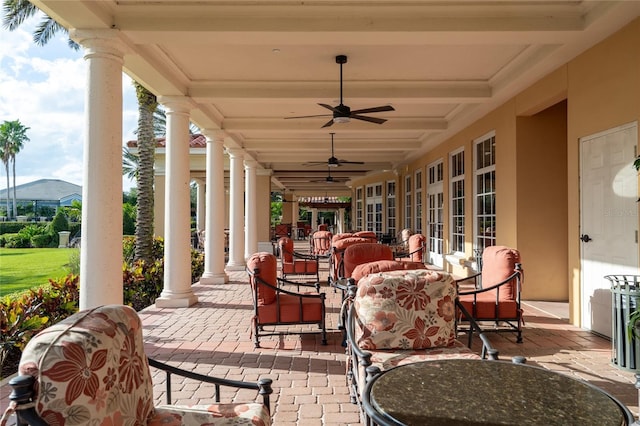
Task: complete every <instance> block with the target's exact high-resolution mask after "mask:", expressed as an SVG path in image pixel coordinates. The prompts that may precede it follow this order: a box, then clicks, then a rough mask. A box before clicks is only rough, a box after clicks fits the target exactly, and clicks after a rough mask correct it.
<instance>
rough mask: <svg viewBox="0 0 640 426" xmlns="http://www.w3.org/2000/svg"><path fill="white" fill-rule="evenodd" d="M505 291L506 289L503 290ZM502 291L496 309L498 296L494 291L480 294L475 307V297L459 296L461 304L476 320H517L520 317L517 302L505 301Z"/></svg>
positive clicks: (469, 295) (468, 295)
mask: <svg viewBox="0 0 640 426" xmlns="http://www.w3.org/2000/svg"><path fill="white" fill-rule="evenodd" d="M502 290H504V288H503V289H502ZM502 290H501V291H500V299H501V300H500V302H499V303H498V304H497V306H498V309H496V294H495V292H493V291H489V292H486V293H478V294H477V298H476V303H475V305H476V306H475V309H474V307H473V305H474V301H473V300H474V299H473V295H471V294H466V295H461V296H458V298H459V299H460V303H462V305H463V306H464V307H465V308H467V311H469V313H470V314H471V316H472V317H473V318H475V319H476V320H480V321H482V320H493V319H497V318H503V319H516V318H517V317H518V315H517V313H518V305H517V303H516V301H515V300H505V299H503V298H502Z"/></svg>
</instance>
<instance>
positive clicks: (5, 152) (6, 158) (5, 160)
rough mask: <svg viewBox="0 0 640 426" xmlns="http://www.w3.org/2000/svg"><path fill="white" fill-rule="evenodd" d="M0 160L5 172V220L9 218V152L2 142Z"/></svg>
mask: <svg viewBox="0 0 640 426" xmlns="http://www.w3.org/2000/svg"><path fill="white" fill-rule="evenodd" d="M0 159H1V160H2V163H3V164H4V168H5V170H6V172H7V199H6V201H7V219H9V218H11V211H10V209H9V151H8V150H7V149H6V148H5V144H4V142H3V141H0Z"/></svg>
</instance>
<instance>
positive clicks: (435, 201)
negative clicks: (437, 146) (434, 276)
mask: <svg viewBox="0 0 640 426" xmlns="http://www.w3.org/2000/svg"><path fill="white" fill-rule="evenodd" d="M427 170H428V173H427V174H428V177H427V179H428V180H427V202H428V206H427V220H428V225H427V227H428V230H429V233H428V236H427V240H428V243H429V244H428V245H429V259H428V261H429V263H432V264H434V265H437V266H442V265H443V251H444V250H443V229H444V226H443V219H442V214H443V206H444V193H443V180H444V179H443V163H442V161H439V162H437V163H435V164H432V165H430V166H428V167H427Z"/></svg>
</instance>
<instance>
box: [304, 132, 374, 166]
mask: <svg viewBox="0 0 640 426" xmlns="http://www.w3.org/2000/svg"><path fill="white" fill-rule="evenodd" d="M334 135H335V133H331V157H329V159H328V160H327V161H311V162H308V163H304V165H305V166H318V165H321V164H326V165H327V166H328V167H340V166H341V165H343V164H364V161H347V160H339V159H338V158H337V157H336V156H335V154H334V153H333V136H334Z"/></svg>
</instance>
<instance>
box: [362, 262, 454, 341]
mask: <svg viewBox="0 0 640 426" xmlns="http://www.w3.org/2000/svg"><path fill="white" fill-rule="evenodd" d="M455 298H456V287H455V285H454V282H453V279H452V278H451V276H450V275H449V274H447V273H446V272H438V271H430V270H423V269H418V270H410V271H391V272H383V273H379V274H371V275H368V276H366V277H364V278H362V279H361V280H360V281H359V283H358V290H357V293H356V297H355V299H354V306H355V309H356V312H357V323H356V328H355V332H356V335H355V337H356V341H357V343H358V346H359V347H360V348H362V349H364V350H368V351H371V350H379V349H403V350H409V349H413V350H418V349H427V348H433V347H446V346H451V345H453V344H454V342H455V339H456V328H455V321H454V315H455Z"/></svg>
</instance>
